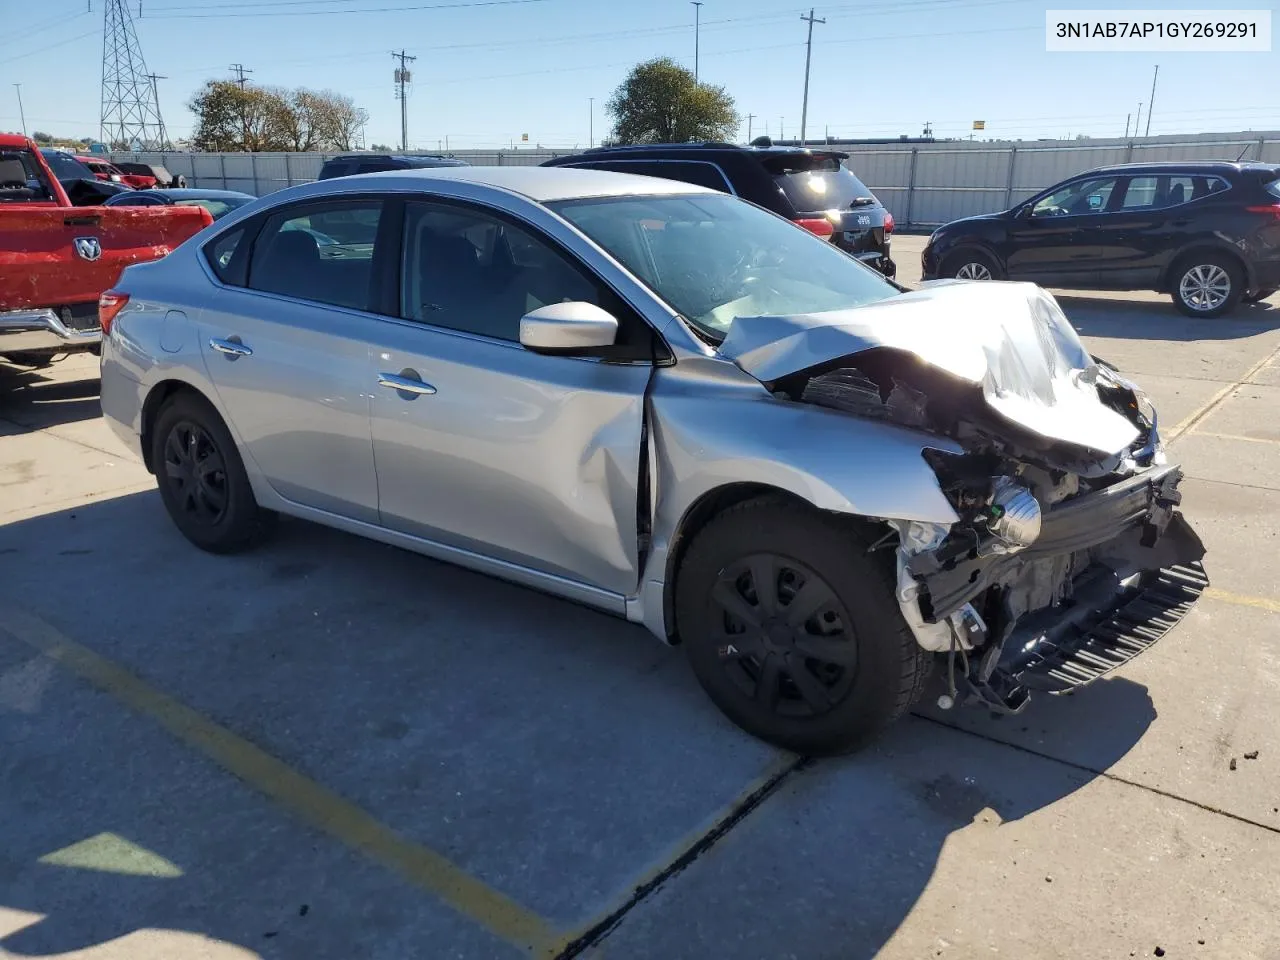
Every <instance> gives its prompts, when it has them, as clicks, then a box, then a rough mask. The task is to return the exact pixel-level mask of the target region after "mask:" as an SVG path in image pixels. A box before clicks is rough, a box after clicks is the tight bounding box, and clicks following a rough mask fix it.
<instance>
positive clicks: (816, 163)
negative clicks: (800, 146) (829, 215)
mask: <svg viewBox="0 0 1280 960" xmlns="http://www.w3.org/2000/svg"><path fill="white" fill-rule="evenodd" d="M763 163H764V167H765V169H766V170H768V171H769V173H770V174H772V176H773V181H774V183H776V184H777V185H778V187H779V188H780V189H781V190H782V192H783V193H784V194H786V196H787V199H788V200H790V201H791V204H792V206H794V207H795V208H796V211H797V212H798V213H816V212H818V211H820V210H848V209H849V208H851V207H858V206H870V205H871V204H873V203H875V202H876V198H875V194H873V193H872V192H871V190H870V188H868V187H867V185H866V184H865V183H863V182H862V181H861V180H859V179H858V178H857V177H856V176H854V174H853V171H851V170H850V169H849V168H848V167H846V166H845V165H844V164H843V163H841V162H840V158H839V157H831V156H822V155H820V154H819V155H816V156H815V155H813V154H802V153H801V154H782V155H781V156H777V157H767V158H765V159H764V160H763Z"/></svg>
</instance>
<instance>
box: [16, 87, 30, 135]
mask: <svg viewBox="0 0 1280 960" xmlns="http://www.w3.org/2000/svg"><path fill="white" fill-rule="evenodd" d="M13 89H15V90H17V91H18V116H20V117H21V118H22V135H23V136H24V137H25V136H26V135H27V112H26V111H25V110H23V109H22V84H20V83H15V84H14V85H13Z"/></svg>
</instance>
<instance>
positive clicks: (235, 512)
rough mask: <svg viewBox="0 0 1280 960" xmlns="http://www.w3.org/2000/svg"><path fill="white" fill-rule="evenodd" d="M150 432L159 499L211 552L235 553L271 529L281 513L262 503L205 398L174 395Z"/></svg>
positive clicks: (228, 435) (186, 533) (190, 535)
mask: <svg viewBox="0 0 1280 960" xmlns="http://www.w3.org/2000/svg"><path fill="white" fill-rule="evenodd" d="M149 433H150V436H151V456H150V461H149V462H150V465H151V468H152V470H153V471H154V472H155V475H156V481H157V482H158V484H159V486H160V499H161V500H163V501H164V506H165V509H166V510H167V511H168V512H169V517H170V518H171V519H172V520H173V522H174V524H175V525H176V526H177V528H178V529H179V530H180V531H182V534H183V535H184V536H185V537H186V538H187V539H188V540H190V541H191V542H192V543H194V544H195V545H196V546H198V547H200V548H201V549H202V550H208V551H209V552H211V553H234V552H236V551H239V550H243V549H245V548H247V547H250V546H253V545H254V544H255V543H257V542H258V541H259V540H260V539H262V537H264V536H265V535H266V534H267V533H269V532H270V530H271V527H272V526H273V524H274V522H275V520H276V515H275V514H274V513H272V512H270V511H268V510H263V509H261V508H260V507H259V506H258V502H257V500H256V499H255V498H254V495H253V487H252V486H251V485H250V483H249V477H248V474H246V473H245V469H244V462H243V461H242V460H241V459H240V452H239V451H238V450H237V449H236V443H235V440H234V439H232V437H231V433H230V431H229V430H227V426H226V424H224V423H223V422H222V418H221V417H220V416H218V412H217V410H215V409H214V408H213V406H212V405H211V404H210V403H209V402H208V401H207V400H205V399H204V397H202V396H200V395H199V394H197V393H195V392H194V391H182V392H180V393H177V394H175V395H174V396H172V397H170V398H169V399H168V400H166V401H165V403H164V405H163V406H162V407H161V408H160V411H159V412H158V413H157V415H156V418H155V421H154V423H153V424H152V427H151V429H150V431H149Z"/></svg>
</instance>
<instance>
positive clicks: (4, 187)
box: [0, 150, 53, 203]
mask: <svg viewBox="0 0 1280 960" xmlns="http://www.w3.org/2000/svg"><path fill="white" fill-rule="evenodd" d="M52 199H53V191H52V189H51V187H50V185H49V184H48V183H47V182H46V181H45V178H44V174H43V172H42V171H41V169H40V166H39V164H38V162H37V161H36V158H35V156H34V155H33V154H32V153H31V151H30V150H4V151H0V203H31V202H33V201H49V200H52Z"/></svg>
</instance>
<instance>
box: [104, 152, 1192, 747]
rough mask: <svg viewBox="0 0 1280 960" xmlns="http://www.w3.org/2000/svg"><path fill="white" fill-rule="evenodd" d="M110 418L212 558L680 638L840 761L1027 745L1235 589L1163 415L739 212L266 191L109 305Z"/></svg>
mask: <svg viewBox="0 0 1280 960" xmlns="http://www.w3.org/2000/svg"><path fill="white" fill-rule="evenodd" d="M100 313H101V319H102V326H103V330H104V333H105V339H104V345H103V351H102V406H103V412H104V414H105V416H106V418H107V420H108V421H109V423H110V424H111V425H112V427H113V428H114V429H115V430H116V432H117V433H118V434H119V435H120V436H121V437H123V438H125V439H126V441H127V442H129V443H131V444H132V445H133V446H134V448H135V449H136V450H137V451H138V452H139V454H140V455H141V457H142V458H143V460H144V462H145V463H146V464H147V466H148V468H149V469H150V470H151V471H152V472H153V473H154V474H155V476H156V478H157V481H158V484H159V488H160V493H161V496H162V499H163V502H164V504H165V507H166V508H167V510H168V512H169V514H170V516H171V517H172V519H173V522H174V523H175V524H176V525H177V526H178V528H179V529H180V530H181V531H182V533H183V534H185V535H186V536H187V538H189V539H190V540H191V541H192V542H193V543H194V544H196V545H197V546H199V547H201V548H203V549H205V550H210V551H215V552H228V551H233V550H240V549H243V548H246V547H249V546H251V545H253V544H254V543H256V542H258V541H259V540H260V538H262V537H263V536H264V535H266V534H267V533H268V532H269V531H270V529H271V526H272V521H273V520H274V519H275V517H276V516H277V515H279V514H288V515H292V516H295V517H301V518H305V519H308V520H313V521H315V522H318V523H323V524H327V525H329V526H332V527H337V528H339V529H342V530H346V531H350V532H353V533H357V534H360V535H363V536H367V537H371V538H373V539H376V540H381V541H383V542H386V543H390V544H395V545H397V546H401V547H404V548H407V549H409V550H414V551H418V552H420V553H423V554H427V555H429V556H432V557H436V558H439V559H442V560H448V561H452V562H454V563H458V564H461V565H463V566H466V567H470V568H472V569H474V570H478V571H482V572H484V573H488V574H492V575H495V576H498V577H504V578H506V579H509V580H513V581H516V582H518V583H522V584H525V585H527V586H531V587H535V588H538V589H541V590H545V591H547V592H549V593H553V594H557V595H559V596H561V597H565V598H568V599H571V600H575V601H578V602H580V603H585V604H588V605H590V606H593V607H596V608H598V609H600V610H604V611H607V612H609V613H612V614H616V615H617V616H620V617H625V618H626V619H628V620H632V621H635V622H638V623H641V624H643V625H644V626H645V627H646V628H648V630H649V631H650V632H652V633H653V634H654V635H656V636H657V637H658V638H660V639H661V640H663V641H666V642H671V643H681V644H683V646H684V647H685V648H686V649H687V651H688V655H689V659H690V662H691V663H692V666H693V669H694V671H695V672H696V674H697V677H698V679H699V681H700V682H701V683H702V685H703V687H704V688H705V689H706V691H707V692H708V694H710V696H711V697H712V698H713V699H714V701H715V702H716V703H717V704H718V705H719V706H720V708H721V709H722V710H723V711H724V712H725V713H726V714H727V715H728V716H729V717H730V718H731V719H732V720H733V721H735V722H736V723H738V724H739V725H740V726H742V727H743V728H744V729H746V730H748V731H750V732H751V733H753V734H756V735H757V736H760V737H763V738H766V739H768V740H770V741H773V742H775V743H778V744H781V745H783V746H785V747H788V748H790V749H793V750H797V751H801V752H805V753H820V752H831V751H839V750H846V749H849V748H852V747H854V746H856V745H858V744H859V743H861V742H864V741H865V740H866V739H867V738H868V737H869V736H871V735H873V734H874V733H875V732H877V731H879V730H880V729H882V728H883V727H884V726H885V725H886V724H888V723H890V722H891V721H892V720H894V719H895V718H897V717H898V716H900V715H901V714H902V713H903V712H904V711H905V710H906V709H907V708H908V707H910V706H911V704H912V703H913V702H915V701H916V700H917V699H918V698H919V697H920V696H921V695H922V691H923V690H924V689H925V682H926V680H927V679H928V678H929V676H930V674H931V673H933V672H936V675H937V687H936V690H935V693H934V695H935V696H936V697H937V699H938V702H939V703H940V704H941V705H942V706H943V707H945V708H950V707H952V706H954V705H956V704H959V703H962V702H969V703H976V704H980V705H982V706H983V707H984V708H986V709H990V710H996V711H999V712H1007V713H1014V712H1018V711H1020V710H1022V709H1023V708H1024V707H1025V706H1026V704H1027V702H1028V700H1029V695H1030V693H1031V691H1033V690H1037V691H1047V692H1050V693H1064V692H1070V691H1071V690H1074V689H1076V688H1077V687H1079V686H1081V685H1083V684H1085V683H1088V682H1090V681H1091V680H1093V679H1096V678H1097V677H1098V676H1101V675H1103V674H1104V673H1107V672H1108V671H1110V670H1112V669H1113V668H1115V667H1116V666H1119V665H1120V664H1122V663H1124V662H1125V661H1127V660H1128V659H1130V658H1131V657H1133V656H1134V655H1136V654H1137V653H1140V652H1142V651H1143V650H1145V649H1146V648H1148V647H1149V646H1150V645H1151V643H1152V642H1154V640H1156V639H1158V638H1159V637H1160V636H1161V635H1162V634H1163V633H1164V632H1165V631H1167V630H1168V629H1170V628H1171V627H1172V626H1173V625H1174V624H1175V623H1176V622H1177V621H1178V620H1179V619H1180V618H1181V617H1182V616H1183V615H1185V613H1186V612H1187V611H1188V610H1189V609H1190V607H1191V605H1192V603H1194V601H1195V599H1196V597H1197V596H1198V595H1199V593H1200V591H1201V590H1202V589H1203V587H1204V586H1205V584H1206V583H1207V581H1206V579H1205V577H1204V572H1203V567H1202V564H1201V562H1200V561H1201V558H1202V556H1203V554H1204V548H1203V546H1202V545H1201V543H1200V541H1199V539H1198V538H1197V537H1196V535H1195V533H1194V532H1193V531H1192V530H1191V528H1190V526H1189V525H1188V524H1187V523H1186V521H1185V520H1184V519H1183V517H1182V515H1181V513H1180V512H1179V511H1178V510H1177V509H1176V508H1177V505H1178V503H1179V501H1180V494H1179V492H1178V484H1179V481H1180V479H1181V473H1180V471H1179V470H1178V469H1177V467H1176V466H1173V465H1171V464H1169V463H1168V462H1167V461H1166V457H1165V453H1164V448H1163V445H1162V444H1161V441H1160V437H1159V432H1158V429H1157V425H1156V414H1155V411H1154V409H1153V408H1152V406H1151V404H1150V402H1149V401H1148V400H1147V398H1146V397H1145V396H1144V395H1143V393H1142V391H1141V390H1140V389H1139V388H1138V387H1137V386H1136V385H1134V384H1133V383H1131V382H1129V381H1128V380H1126V379H1124V378H1123V377H1122V376H1121V375H1120V374H1119V373H1118V372H1117V371H1116V370H1115V369H1114V368H1113V367H1111V366H1110V365H1108V364H1106V363H1105V362H1103V361H1100V360H1097V359H1096V358H1093V357H1091V356H1089V354H1088V353H1087V352H1086V351H1085V349H1084V348H1083V346H1082V345H1081V343H1080V340H1079V339H1078V337H1077V336H1076V333H1075V331H1074V330H1073V329H1072V328H1071V326H1070V324H1069V323H1068V322H1067V321H1066V319H1065V317H1064V316H1063V315H1062V312H1061V310H1060V309H1059V308H1058V305H1057V303H1056V302H1055V301H1054V299H1053V297H1052V296H1050V295H1049V294H1048V293H1046V292H1045V291H1043V290H1041V289H1040V288H1038V287H1036V286H1033V285H1030V284H1021V283H1000V284H990V283H986V284H982V283H971V282H964V281H941V282H938V283H935V284H927V285H925V287H924V288H922V289H920V290H917V291H913V292H908V291H906V290H904V288H902V287H899V286H897V285H895V284H893V283H892V282H890V281H887V280H885V279H884V278H883V277H881V276H880V275H879V274H877V273H875V272H874V271H872V270H871V269H869V268H867V267H865V266H863V265H862V264H860V263H858V262H857V261H856V260H854V259H852V258H851V257H849V256H848V255H846V254H845V253H843V252H841V251H840V250H839V249H837V248H836V247H834V246H833V245H832V244H830V243H828V242H826V241H825V240H822V239H819V238H818V237H816V236H814V235H812V234H811V233H809V232H807V231H805V230H804V229H801V228H799V227H797V226H796V225H794V224H792V223H790V222H788V221H787V220H784V219H782V218H780V217H778V216H776V215H774V214H772V213H769V212H767V211H765V210H763V209H761V208H759V207H757V206H754V205H752V204H750V203H747V202H745V201H742V200H739V199H737V198H735V197H731V196H727V195H724V194H720V193H716V192H713V191H710V190H705V189H702V188H699V187H694V186H689V185H685V184H681V183H676V182H672V181H665V180H659V179H655V178H648V177H638V176H630V175H623V174H615V173H605V172H597V171H587V170H573V169H558V168H483V167H465V168H456V169H439V170H429V171H413V172H393V173H381V174H370V175H364V176H356V177H346V178H341V179H337V180H328V181H324V182H320V183H314V184H308V185H305V186H300V187H294V188H291V189H288V190H283V191H281V192H279V193H275V194H272V195H270V196H268V197H265V198H262V199H260V200H257V201H255V202H254V203H251V204H248V205H246V206H244V207H242V208H240V209H238V210H235V211H234V212H232V213H230V214H228V215H227V216H226V217H225V218H223V219H222V220H220V221H218V223H216V224H214V225H213V226H211V227H209V228H207V229H206V230H205V231H203V232H202V233H201V234H199V235H197V236H196V237H194V238H192V239H191V240H190V241H188V242H187V243H185V244H183V245H182V246H181V247H180V248H178V249H177V250H175V251H174V252H173V253H172V254H170V255H169V256H168V257H166V258H165V259H164V260H161V261H158V262H155V263H151V264H145V265H138V266H132V267H129V268H128V269H127V270H125V272H124V274H123V276H122V277H121V280H120V282H119V283H118V284H117V287H116V288H115V289H114V290H111V291H109V292H107V293H106V294H104V295H103V298H102V302H101V305H100Z"/></svg>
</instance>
